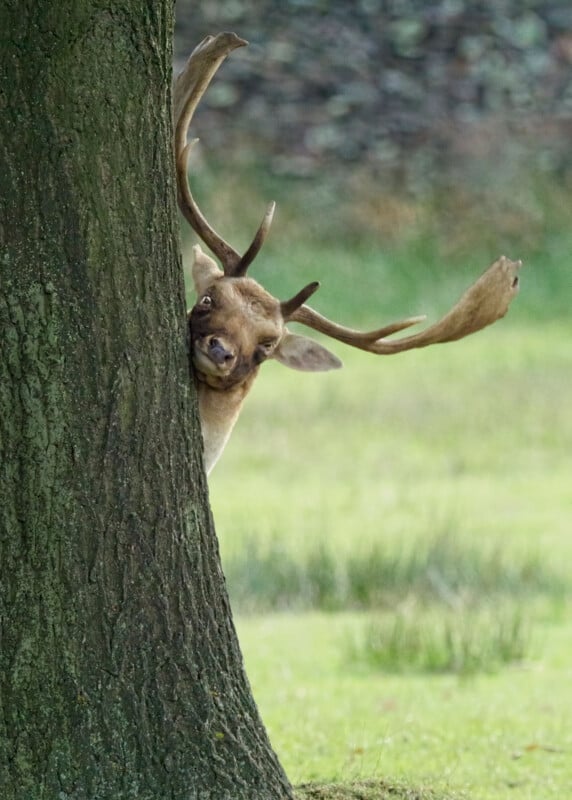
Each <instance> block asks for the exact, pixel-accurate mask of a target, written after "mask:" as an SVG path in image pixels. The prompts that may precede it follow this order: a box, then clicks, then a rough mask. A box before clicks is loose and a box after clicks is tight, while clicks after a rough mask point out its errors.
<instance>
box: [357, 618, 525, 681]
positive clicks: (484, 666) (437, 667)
mask: <svg viewBox="0 0 572 800" xmlns="http://www.w3.org/2000/svg"><path fill="white" fill-rule="evenodd" d="M530 641H531V637H530V626H529V624H528V622H527V620H526V617H525V614H524V613H523V611H522V608H521V607H520V606H519V605H518V604H516V603H510V604H502V605H500V606H496V605H494V604H488V605H486V606H484V607H473V606H463V607H460V608H458V609H456V610H454V609H448V610H446V611H444V609H443V608H438V609H436V608H435V607H432V608H428V609H427V608H420V607H419V606H418V604H408V605H407V607H406V608H405V609H401V610H399V611H398V612H397V613H396V614H389V613H385V614H382V615H380V616H377V617H375V618H374V619H372V620H370V621H369V622H368V623H367V624H366V625H365V627H364V629H363V630H362V632H361V633H360V634H359V635H358V636H357V637H355V636H354V637H353V638H352V639H351V640H350V642H349V644H348V656H349V658H350V660H351V661H352V662H362V663H366V664H368V665H369V666H372V667H374V668H376V669H381V670H383V671H389V672H424V673H445V672H447V673H455V674H457V675H472V674H475V673H480V672H494V671H496V670H497V669H499V668H500V667H502V666H504V665H507V664H512V663H515V662H522V661H523V660H524V658H525V656H526V655H527V653H528V651H529V647H530Z"/></svg>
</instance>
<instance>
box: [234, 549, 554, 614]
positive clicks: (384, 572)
mask: <svg viewBox="0 0 572 800" xmlns="http://www.w3.org/2000/svg"><path fill="white" fill-rule="evenodd" d="M225 572H226V576H227V582H228V586H229V590H230V593H231V597H232V599H233V603H234V605H235V607H236V608H238V609H239V610H240V611H242V612H243V613H244V612H247V613H248V612H263V611H272V610H285V609H289V610H301V609H322V610H330V611H331V610H342V609H352V608H353V609H375V608H396V607H397V606H399V605H400V604H402V603H403V602H404V601H405V600H407V599H411V598H415V599H417V600H418V601H420V602H422V603H425V604H437V605H441V606H444V607H451V608H458V607H459V605H460V604H468V603H471V604H473V605H475V604H477V603H479V602H490V601H491V599H495V598H496V599H498V600H503V599H514V600H523V601H524V600H526V601H529V600H533V599H535V598H540V597H545V598H549V599H551V600H554V601H559V600H562V599H563V597H564V596H565V594H566V592H567V587H566V582H565V580H564V577H563V576H561V575H557V574H554V572H553V570H551V569H549V568H548V567H547V566H546V565H545V563H544V562H543V560H542V558H541V557H540V556H536V555H533V554H531V555H528V556H521V557H516V556H514V555H508V554H505V553H502V552H500V551H499V550H497V549H489V550H487V549H486V548H483V547H482V546H476V545H475V546H474V545H471V544H469V543H467V542H460V541H458V540H455V539H454V538H453V537H452V536H448V535H439V536H435V537H434V538H433V539H430V540H429V541H425V540H424V541H422V542H415V541H414V542H411V543H410V544H409V545H408V546H407V547H404V548H402V549H396V548H395V546H394V545H393V546H391V548H387V547H384V546H383V545H380V544H376V545H374V546H373V547H371V548H369V549H364V550H362V551H358V552H349V553H345V554H340V553H337V552H335V551H334V550H333V549H332V548H331V547H329V546H328V545H327V543H325V542H322V543H320V544H317V545H316V546H315V547H313V548H310V549H309V550H308V551H307V552H306V553H298V554H296V555H293V554H292V552H291V551H289V550H288V548H287V547H286V546H284V545H283V544H282V543H281V542H279V541H276V540H272V541H271V542H270V543H266V544H264V545H262V544H260V543H258V542H255V541H254V540H250V541H247V542H246V543H245V545H244V547H243V548H242V549H241V551H240V553H239V554H238V555H235V556H234V557H232V558H231V559H230V560H229V561H227V562H226V563H225Z"/></svg>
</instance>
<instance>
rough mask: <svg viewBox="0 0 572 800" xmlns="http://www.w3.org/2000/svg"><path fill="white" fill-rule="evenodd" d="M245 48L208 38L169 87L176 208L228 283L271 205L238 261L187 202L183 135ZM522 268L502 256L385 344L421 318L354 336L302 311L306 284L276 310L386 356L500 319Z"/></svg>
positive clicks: (243, 264) (252, 252)
mask: <svg viewBox="0 0 572 800" xmlns="http://www.w3.org/2000/svg"><path fill="white" fill-rule="evenodd" d="M246 44H247V42H246V41H244V39H240V38H239V37H238V36H237V35H236V34H234V33H220V34H218V35H217V36H207V37H206V39H204V40H203V41H202V42H201V43H200V44H199V45H198V46H197V47H196V48H195V50H194V51H193V52H192V53H191V55H190V57H189V59H188V61H187V64H186V66H185V68H184V69H183V71H182V72H181V74H180V75H179V76H178V77H177V80H176V81H175V86H174V93H175V119H176V132H175V155H176V163H177V185H178V200H179V206H180V208H181V211H182V213H183V214H184V216H185V218H186V219H187V220H188V222H189V223H190V224H191V226H192V228H193V229H194V230H195V232H196V233H197V235H198V236H199V237H200V238H201V239H202V241H203V242H204V243H205V244H206V245H207V246H208V247H209V248H210V249H211V250H212V252H213V253H214V254H215V255H216V256H217V258H218V259H219V260H220V262H221V264H222V267H223V270H224V274H225V276H227V277H241V276H243V275H245V274H246V271H247V269H248V267H249V265H250V264H251V263H252V261H253V260H254V258H255V257H256V256H257V254H258V253H259V251H260V249H261V247H262V245H263V243H264V240H265V238H266V235H267V233H268V231H269V229H270V225H271V223H272V218H273V214H274V208H275V204H274V203H271V204H270V205H269V206H268V208H267V211H266V213H265V215H264V218H263V220H262V223H261V225H260V227H259V229H258V231H257V232H256V235H255V237H254V239H253V241H252V243H251V245H250V247H249V248H248V249H247V251H246V252H245V253H244V255H240V253H238V252H237V251H236V250H235V249H234V248H232V247H231V246H230V245H229V244H228V242H226V241H225V240H224V239H223V238H222V237H221V236H220V235H219V234H218V233H217V232H216V231H215V230H214V228H212V227H211V225H210V224H209V223H208V222H207V220H206V219H205V217H204V216H203V214H202V213H201V211H200V209H199V207H198V205H197V204H196V202H195V200H194V198H193V196H192V193H191V190H190V187H189V183H188V174H187V173H188V158H189V153H190V150H191V148H192V146H193V144H194V141H193V142H190V143H189V144H187V133H188V129H189V125H190V123H191V120H192V117H193V114H194V112H195V110H196V108H197V105H198V103H199V101H200V99H201V97H202V96H203V94H204V92H205V91H206V89H207V87H208V86H209V84H210V82H211V80H212V78H213V77H214V75H215V74H216V72H217V70H218V68H219V66H220V65H221V64H222V63H223V61H224V60H225V59H226V58H227V56H228V55H229V54H230V53H231V52H232V51H233V50H235V49H236V48H237V47H243V46H244V45H246ZM195 141H196V140H195ZM521 266H522V263H521V262H520V261H511V260H510V259H508V258H506V257H504V256H501V258H499V259H498V260H497V261H495V262H494V264H492V266H490V267H489V268H488V269H487V270H486V272H484V274H483V275H481V277H480V278H479V279H478V280H477V281H476V283H474V284H473V285H472V286H471V287H470V288H469V289H468V290H467V291H466V292H465V293H464V294H463V296H462V297H461V299H460V300H459V302H458V303H457V304H456V305H455V306H454V307H453V308H452V309H451V311H449V312H448V313H447V314H446V315H445V316H444V317H443V318H442V319H441V320H440V321H439V322H437V323H435V324H434V325H431V326H430V327H429V328H427V329H425V330H424V331H421V332H420V333H418V334H415V335H412V336H405V337H403V338H401V339H392V340H388V339H387V337H388V336H391V335H392V334H395V333H397V332H399V331H401V330H404V329H405V328H408V327H410V326H411V325H415V324H418V323H419V322H422V321H423V320H424V319H425V317H410V318H407V319H404V320H401V321H399V322H395V323H392V324H390V325H386V326H384V327H383V328H379V329H377V330H374V331H367V332H360V331H355V330H353V329H351V328H346V327H343V326H342V325H339V324H337V323H335V322H332V321H331V320H328V319H326V318H325V317H323V316H322V315H321V314H319V313H318V312H317V311H314V310H313V309H312V308H310V307H309V306H306V305H303V304H304V303H305V301H306V300H307V299H308V297H309V296H310V295H311V294H313V293H314V292H315V291H316V289H317V288H318V287H319V284H318V283H311V284H308V286H306V287H304V289H302V290H301V291H300V292H298V294H297V295H295V297H293V298H292V299H291V300H288V301H285V302H283V303H281V306H280V307H281V312H282V316H283V319H284V321H285V322H299V323H301V324H302V325H306V326H307V327H309V328H313V329H314V330H316V331H319V332H320V333H323V334H325V335H326V336H329V337H331V338H333V339H337V340H339V341H341V342H344V343H345V344H348V345H350V346H352V347H357V348H360V349H361V350H366V351H367V352H370V353H376V354H378V355H391V354H393V353H400V352H402V351H404V350H411V349H413V348H418V347H427V346H428V345H431V344H437V343H438V342H450V341H454V340H456V339H461V338H463V337H464V336H468V335H469V334H471V333H475V332H476V331H478V330H481V329H482V328H484V327H486V326H487V325H491V324H492V323H493V322H495V321H496V320H497V319H499V318H501V317H503V316H504V315H505V314H506V312H507V310H508V307H509V305H510V302H511V300H512V298H513V297H514V295H515V294H516V293H517V291H518V271H519V269H520V267H521Z"/></svg>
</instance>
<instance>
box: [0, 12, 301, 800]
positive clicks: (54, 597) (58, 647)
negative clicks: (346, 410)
mask: <svg viewBox="0 0 572 800" xmlns="http://www.w3.org/2000/svg"><path fill="white" fill-rule="evenodd" d="M1 10H2V19H3V30H2V33H1V37H2V41H1V42H0V44H1V46H2V53H3V58H2V64H1V66H0V111H1V113H0V162H1V163H0V167H1V168H0V339H1V343H2V345H1V351H0V448H1V464H0V481H1V500H2V502H1V503H0V524H1V527H0V796H1V797H2V798H3V800H40V799H41V800H48V799H49V800H53V799H54V798H58V800H88V798H89V800H97V799H99V798H101V800H112V799H113V800H126V799H127V798H137V800H151V798H153V800H155V799H157V800H158V799H159V798H161V799H163V798H172V799H173V800H178V799H179V798H180V799H181V800H182V798H185V800H192V798H197V800H198V798H202V800H207V798H208V799H209V800H215V799H217V798H220V799H221V800H223V798H229V799H230V798H232V799H233V800H240V799H241V798H249V800H250V798H257V799H260V800H263V799H265V798H272V799H273V800H276V799H278V800H279V798H289V797H291V791H290V787H289V785H288V782H287V780H286V778H285V776H284V775H283V773H282V770H281V768H280V766H279V764H278V762H277V760H276V757H275V756H274V754H273V752H272V750H271V748H270V746H269V744H268V741H267V738H266V733H265V731H264V728H263V726H262V723H261V721H260V719H259V717H258V713H257V710H256V706H255V704H254V701H253V699H252V696H251V693H250V689H249V686H248V682H247V679H246V676H245V674H244V671H243V666H242V660H241V656H240V651H239V648H238V644H237V641H236V635H235V632H234V627H233V624H232V618H231V613H230V608H229V605H228V599H227V595H226V589H225V585H224V578H223V575H222V571H221V567H220V561H219V555H218V548H217V542H216V537H215V534H214V529H213V525H212V520H211V516H210V511H209V507H208V497H207V488H206V482H205V478H204V473H203V470H202V464H201V458H200V449H201V444H200V432H199V427H198V420H197V414H196V407H195V398H194V394H193V393H192V391H191V384H190V381H189V371H188V358H187V352H186V347H185V340H186V329H185V313H184V311H185V310H184V299H183V284H182V270H181V265H180V256H179V252H178V244H177V240H178V235H177V231H176V229H177V215H176V209H175V203H174V195H175V192H174V183H173V180H174V178H173V169H172V154H171V146H170V141H171V135H172V132H171V121H170V110H169V109H170V96H169V94H170V79H171V45H170V42H171V34H172V24H173V20H172V12H173V9H172V4H171V3H170V2H156V3H148V2H144V0H128V2H125V3H122V4H121V8H119V7H118V5H117V4H114V3H108V2H102V1H101V0H93V2H87V0H83V1H81V0H80V1H79V2H78V0H73V2H72V0H64V2H57V3H56V2H45V3H36V2H35V1H34V0H19V1H18V2H12V1H11V0H3V2H2V9H1Z"/></svg>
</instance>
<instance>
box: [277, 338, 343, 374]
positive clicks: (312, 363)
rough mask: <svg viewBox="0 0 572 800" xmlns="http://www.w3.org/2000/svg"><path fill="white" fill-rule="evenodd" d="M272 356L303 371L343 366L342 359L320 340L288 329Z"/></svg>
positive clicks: (285, 364) (320, 370)
mask: <svg viewBox="0 0 572 800" xmlns="http://www.w3.org/2000/svg"><path fill="white" fill-rule="evenodd" d="M272 358H275V359H276V360H277V361H279V362H280V363H281V364H284V366H286V367H290V369H299V370H301V371H303V372H326V371H327V370H329V369H339V368H340V367H341V366H342V362H341V361H340V359H339V358H338V357H337V356H335V355H334V354H333V353H330V351H329V350H326V348H325V347H322V345H321V344H318V342H315V341H314V340H313V339H307V338H306V337H305V336H298V335H297V334H295V333H289V332H288V331H286V333H285V334H284V336H283V337H282V340H281V341H280V344H279V345H278V347H277V348H276V350H275V351H274V353H273V354H272Z"/></svg>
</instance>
